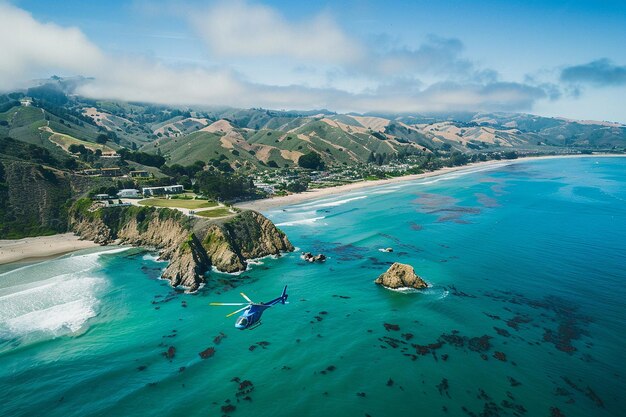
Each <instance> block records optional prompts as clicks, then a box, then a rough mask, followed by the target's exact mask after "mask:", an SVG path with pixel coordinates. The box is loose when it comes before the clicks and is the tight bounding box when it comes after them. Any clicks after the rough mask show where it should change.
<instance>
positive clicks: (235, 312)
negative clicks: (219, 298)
mask: <svg viewBox="0 0 626 417" xmlns="http://www.w3.org/2000/svg"><path fill="white" fill-rule="evenodd" d="M248 307H249V305H248V304H246V306H245V307H242V308H240V309H239V310H237V311H233V312H232V313H230V314H227V315H226V317H230V316H232V315H233V314H237V313H239V312H240V311H244V310H245V309H246V308H248Z"/></svg>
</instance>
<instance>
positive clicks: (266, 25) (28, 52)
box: [0, 2, 545, 112]
mask: <svg viewBox="0 0 626 417" xmlns="http://www.w3.org/2000/svg"><path fill="white" fill-rule="evenodd" d="M211 10H212V12H211V13H209V14H208V15H201V16H205V18H204V19H200V18H198V21H197V22H196V24H200V23H201V22H204V25H205V26H203V27H204V29H203V30H207V31H209V32H210V34H209V36H208V38H207V42H208V43H209V44H210V45H211V46H212V50H213V49H214V50H215V51H216V52H218V53H219V54H222V55H225V56H228V55H229V54H232V55H237V56H248V57H252V58H255V57H256V58H257V59H260V60H261V62H263V63H265V64H266V65H267V64H268V63H269V64H271V62H272V56H275V55H276V56H282V57H284V58H285V59H289V60H291V61H290V62H292V63H293V62H297V63H298V65H306V68H310V69H311V70H313V72H315V69H319V68H320V65H321V64H319V63H318V61H319V60H322V61H325V62H326V64H324V65H326V66H328V65H331V64H332V65H336V66H340V67H341V68H344V69H347V68H351V67H355V68H358V67H359V64H361V65H362V64H363V62H364V61H363V60H366V58H367V56H366V55H367V54H365V52H364V49H363V48H362V47H361V46H360V45H359V43H358V42H356V41H354V40H352V39H350V38H349V37H348V36H347V35H346V34H345V33H343V32H342V30H341V29H340V28H339V27H338V26H337V24H336V23H334V22H333V21H332V20H331V19H330V18H329V17H328V16H327V15H319V16H317V17H314V18H312V19H310V20H306V21H301V22H298V23H289V22H287V21H286V20H285V19H284V18H283V17H282V16H280V15H278V14H277V13H276V12H275V11H273V10H272V9H270V8H268V7H265V6H257V5H249V4H247V3H243V2H237V3H235V4H234V5H226V4H224V3H221V4H218V5H217V6H215V7H214V8H213V9H211ZM206 16H208V17H206ZM2 35H4V36H3V39H5V40H6V42H5V43H4V46H3V51H2V60H1V61H0V89H5V90H6V89H10V88H15V87H19V86H21V85H23V83H24V82H25V81H27V80H29V79H32V78H34V77H42V76H45V77H47V76H50V75H53V74H58V75H62V76H64V75H84V76H87V77H93V80H90V81H88V82H86V83H84V84H82V85H80V86H79V87H78V90H77V92H78V93H79V94H82V95H85V96H88V97H93V98H111V99H120V100H128V101H144V102H153V103H159V104H171V105H193V106H232V107H244V108H246V107H259V106H261V107H266V108H277V109H283V108H284V109H301V110H307V109H319V108H327V109H330V110H336V111H342V112H345V111H359V112H367V111H379V112H425V111H445V110H527V109H529V108H530V107H531V106H532V105H533V103H534V102H535V101H536V100H540V99H542V98H544V97H545V93H544V92H543V90H542V89H541V88H537V87H531V86H529V85H525V84H518V83H503V82H497V81H495V77H491V78H490V77H482V78H481V77H476V76H474V75H471V76H469V77H465V78H466V79H465V80H461V78H463V77H457V81H456V82H454V83H452V82H449V81H448V82H437V83H434V84H432V83H431V84H430V85H428V84H424V83H422V82H421V81H420V80H418V79H417V78H416V77H415V76H414V74H413V72H420V71H422V72H427V71H431V72H438V71H444V70H445V69H446V68H450V67H453V69H454V71H455V72H457V73H468V74H476V73H477V71H475V70H474V66H473V65H472V64H471V63H469V62H468V61H465V60H463V59H462V58H461V57H460V53H461V51H462V44H461V43H460V42H459V41H457V40H451V39H441V38H432V39H431V40H430V41H429V42H427V43H426V44H425V45H422V47H420V48H418V49H415V50H404V51H401V52H399V53H395V54H394V53H389V54H388V56H387V58H388V59H390V60H393V59H395V60H396V61H397V62H396V63H395V64H394V65H396V66H397V67H393V66H392V67H390V68H391V69H388V71H389V73H390V74H392V75H394V76H393V77H383V76H381V75H380V74H378V75H371V79H370V84H369V88H360V89H357V88H353V89H351V91H347V90H346V87H345V85H346V83H344V84H343V88H342V87H341V85H342V84H341V83H339V82H338V83H332V82H331V83H328V84H327V85H320V84H316V85H313V86H306V85H305V83H304V82H302V81H300V82H297V81H296V82H293V83H292V84H290V85H281V86H277V85H273V83H271V82H265V83H261V82H258V81H256V82H255V81H254V79H253V77H250V76H249V73H247V74H246V75H242V74H241V73H238V72H235V71H233V69H232V66H231V67H229V66H226V65H224V66H218V67H212V68H209V67H202V66H190V65H184V66H182V65H181V66H178V67H176V66H171V65H166V64H164V63H163V62H161V61H159V60H156V59H154V58H147V57H144V58H138V57H132V56H126V55H110V54H106V53H104V52H103V51H101V50H100V49H99V48H98V47H97V46H96V45H94V44H93V43H92V42H90V41H89V40H88V39H87V38H86V37H85V35H84V34H83V33H82V32H81V31H80V30H78V29H76V28H64V27H60V26H57V25H54V24H48V23H41V22H38V21H37V20H35V19H33V17H32V16H31V15H30V14H28V13H27V12H24V11H23V10H21V9H18V8H16V7H14V6H10V5H7V4H0V36H2ZM369 53H370V54H372V53H371V52H369ZM300 61H305V62H300ZM398 62H399V63H398ZM295 67H296V66H295V65H294V68H295ZM247 68H251V69H250V71H253V69H254V65H249V66H247ZM361 68H362V67H361ZM394 68H395V69H394ZM412 68H413V70H411V69H412ZM288 71H290V72H292V73H293V74H295V75H294V77H297V76H298V74H297V73H296V72H293V71H291V69H289V70H288ZM403 71H404V72H403ZM308 72H310V71H308ZM303 74H305V75H306V71H305V72H303ZM357 78H358V77H355V79H357ZM285 84H286V83H285Z"/></svg>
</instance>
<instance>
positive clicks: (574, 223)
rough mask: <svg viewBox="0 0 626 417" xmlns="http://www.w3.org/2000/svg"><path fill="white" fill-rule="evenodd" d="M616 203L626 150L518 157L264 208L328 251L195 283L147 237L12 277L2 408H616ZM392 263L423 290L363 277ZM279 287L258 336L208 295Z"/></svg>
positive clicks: (569, 411)
mask: <svg viewBox="0 0 626 417" xmlns="http://www.w3.org/2000/svg"><path fill="white" fill-rule="evenodd" d="M625 203H626V159H620V158H577V159H560V160H542V161H532V162H527V161H525V162H520V163H514V164H511V165H506V166H499V167H495V168H492V169H490V170H482V171H477V170H476V169H474V171H473V172H472V171H470V172H468V173H464V174H460V173H454V174H450V175H447V176H443V177H437V178H429V179H425V180H421V181H418V182H414V183H399V184H394V185H389V186H386V187H380V188H374V189H367V190H362V191H359V192H355V193H352V194H349V195H343V196H336V197H332V198H327V199H322V200H318V201H310V202H306V203H303V204H300V205H297V206H291V207H285V208H281V209H277V210H272V211H269V212H267V213H265V214H266V215H268V216H269V217H270V218H271V219H272V220H273V221H274V222H275V223H277V224H279V225H280V227H281V228H282V229H283V230H284V231H285V232H286V233H287V234H288V236H289V238H290V239H291V241H292V242H293V243H294V245H295V246H297V247H299V248H300V249H301V250H306V251H311V252H315V253H318V252H322V253H325V254H326V255H327V256H328V257H329V259H328V261H327V262H326V263H325V264H305V263H304V262H303V261H301V260H300V259H299V256H298V254H290V255H287V256H283V257H281V258H279V259H269V258H268V259H264V260H262V261H261V262H262V263H259V264H258V265H254V266H253V267H252V269H251V270H249V271H247V272H245V273H244V274H242V275H239V276H236V277H231V276H227V275H221V274H215V273H213V274H212V275H211V276H212V279H211V283H210V285H209V286H207V287H206V288H204V289H203V290H202V291H200V292H199V293H198V294H195V295H187V294H182V293H177V292H175V291H173V290H172V289H171V288H170V287H169V286H168V285H167V283H166V282H164V281H161V280H158V279H157V277H158V276H159V273H160V270H161V269H162V268H163V267H164V265H165V264H163V263H159V262H157V261H156V258H155V257H154V254H151V253H148V252H145V251H142V250H139V249H123V248H122V249H114V250H112V251H108V252H93V251H92V252H80V253H76V254H73V255H72V256H70V257H64V258H60V259H56V260H52V261H46V262H43V263H39V264H35V265H30V266H23V267H21V268H19V269H13V270H11V271H8V272H4V273H2V274H0V415H2V416H38V415H46V416H105V415H106V416H135V415H136V416H140V415H159V416H219V415H232V416H253V415H254V416H282V415H298V416H319V415H327V416H364V415H371V416H394V415H401V414H404V415H425V416H434V415H442V416H514V415H519V416H550V415H553V416H557V415H566V416H620V415H623V410H624V408H625V406H626V399H625V398H624V395H623V393H624V392H626V383H625V380H624V378H626V372H625V371H626V369H625V368H626V365H625V364H626V353H624V337H625V336H626V308H625V307H626V302H625V301H624V300H625V299H626V289H625V286H624V282H625V280H626V272H625V268H624V267H625V266H626V261H625V258H624V254H625V253H626V204H625ZM283 210H284V211H283ZM389 246H391V247H393V248H394V252H393V253H382V252H380V251H379V250H378V249H379V248H383V247H389ZM394 261H399V262H404V263H409V264H411V265H413V266H414V267H415V269H416V271H417V273H418V274H419V275H421V276H422V277H423V278H424V279H425V280H426V281H427V282H429V283H430V284H431V287H430V288H429V289H428V290H425V291H422V292H420V293H400V292H393V291H390V290H385V289H383V288H380V287H378V286H376V285H374V284H373V280H374V279H375V278H376V277H377V276H378V275H379V274H380V273H382V272H383V271H385V270H386V269H387V268H388V266H389V265H390V263H391V262H394ZM227 279H230V280H231V281H230V282H231V283H230V284H229V281H227ZM285 284H287V285H289V294H290V304H288V305H284V306H283V305H279V306H276V307H274V308H272V309H270V310H268V311H267V312H266V313H265V315H264V316H263V324H262V325H261V326H259V327H258V328H257V329H255V330H252V331H239V330H237V329H235V328H234V327H233V325H234V319H235V317H230V318H225V317H224V316H225V315H226V314H227V313H229V312H230V311H231V310H230V307H209V306H208V303H209V302H210V301H223V302H239V301H241V300H242V299H241V297H240V296H239V294H238V293H239V291H244V292H245V293H246V294H247V295H248V296H250V297H251V298H252V299H253V300H255V301H267V300H269V299H271V298H274V297H277V296H278V295H279V294H280V291H281V289H282V286H283V285H285ZM233 285H236V286H237V287H236V288H233ZM209 287H210V288H209ZM235 308H236V307H233V308H232V309H233V310H234V309H235ZM385 324H387V326H385ZM396 329H397V330H396ZM220 333H222V334H220ZM264 342H266V343H264ZM170 347H173V348H174V349H170ZM210 348H213V349H210ZM203 351H205V352H206V354H205V356H206V358H202V357H201V356H200V352H203ZM168 352H169V354H168ZM247 381H249V382H247ZM559 413H560V414H559Z"/></svg>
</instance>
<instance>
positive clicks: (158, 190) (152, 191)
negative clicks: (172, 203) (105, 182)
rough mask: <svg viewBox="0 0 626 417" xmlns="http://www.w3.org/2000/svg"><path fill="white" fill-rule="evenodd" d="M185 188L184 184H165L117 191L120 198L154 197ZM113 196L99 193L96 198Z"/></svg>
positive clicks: (179, 191) (177, 191)
mask: <svg viewBox="0 0 626 417" xmlns="http://www.w3.org/2000/svg"><path fill="white" fill-rule="evenodd" d="M184 191H185V189H184V188H183V186H182V185H180V184H177V185H164V186H161V187H143V188H142V189H141V191H140V190H136V189H134V188H125V189H123V190H120V191H119V192H118V193H117V197H118V198H142V197H154V196H160V195H169V194H180V193H182V192H184ZM110 198H111V197H110V196H109V195H107V194H97V195H96V196H95V197H94V199H95V200H107V199H110Z"/></svg>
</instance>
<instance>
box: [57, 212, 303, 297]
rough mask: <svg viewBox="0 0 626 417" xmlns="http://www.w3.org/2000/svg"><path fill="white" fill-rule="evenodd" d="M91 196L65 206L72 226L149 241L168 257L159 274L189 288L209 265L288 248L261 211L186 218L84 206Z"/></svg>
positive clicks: (87, 234) (94, 234) (86, 234)
mask: <svg viewBox="0 0 626 417" xmlns="http://www.w3.org/2000/svg"><path fill="white" fill-rule="evenodd" d="M90 205H91V202H90V201H88V200H79V201H78V202H77V203H76V204H75V205H74V207H73V208H72V210H71V211H70V215H71V218H70V224H71V227H72V230H74V232H76V233H77V234H78V235H80V236H81V237H83V238H85V239H88V240H93V241H94V242H97V243H100V244H107V243H111V242H113V241H117V242H118V243H121V244H130V245H136V246H147V247H153V248H157V249H159V250H160V256H161V258H163V259H167V260H169V261H170V263H169V265H168V267H167V268H166V269H165V272H164V273H163V278H167V279H169V280H170V282H171V284H172V285H173V286H177V285H183V286H185V287H189V289H190V290H191V291H194V290H196V289H197V288H198V286H199V285H200V284H201V283H203V282H205V276H204V274H205V273H206V272H207V271H208V270H209V269H210V268H211V265H214V266H215V267H216V268H217V269H218V270H219V271H223V272H238V271H244V270H245V269H246V268H247V260H248V259H251V258H258V257H262V256H267V255H276V254H279V253H280V252H285V251H293V249H294V248H293V245H292V244H291V242H289V240H288V239H287V236H286V235H285V234H284V233H283V232H281V231H280V230H278V229H277V228H276V226H274V224H273V223H272V222H271V221H269V220H268V219H267V218H266V217H264V216H263V215H262V214H260V213H257V212H253V211H244V212H242V213H239V214H238V215H236V216H234V217H232V218H229V219H227V220H222V221H219V220H215V221H211V220H206V219H198V218H189V217H187V216H185V215H183V214H182V213H180V212H178V211H175V210H169V209H155V208H152V207H118V208H104V209H98V210H95V211H90V209H89V206H90Z"/></svg>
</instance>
